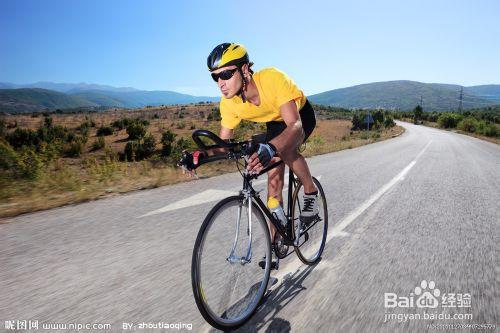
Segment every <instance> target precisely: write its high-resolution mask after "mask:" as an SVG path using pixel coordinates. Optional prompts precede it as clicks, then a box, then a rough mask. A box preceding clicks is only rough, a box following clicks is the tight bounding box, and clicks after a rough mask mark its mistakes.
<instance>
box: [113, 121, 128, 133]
mask: <svg viewBox="0 0 500 333" xmlns="http://www.w3.org/2000/svg"><path fill="white" fill-rule="evenodd" d="M111 126H113V127H115V128H116V129H118V130H119V131H121V130H122V129H124V128H125V122H124V120H123V119H118V120H115V121H113V123H111Z"/></svg>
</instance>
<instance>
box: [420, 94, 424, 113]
mask: <svg viewBox="0 0 500 333" xmlns="http://www.w3.org/2000/svg"><path fill="white" fill-rule="evenodd" d="M420 107H421V108H422V111H424V99H423V97H422V95H420Z"/></svg>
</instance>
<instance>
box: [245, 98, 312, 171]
mask: <svg viewBox="0 0 500 333" xmlns="http://www.w3.org/2000/svg"><path fill="white" fill-rule="evenodd" d="M280 113H281V118H283V121H284V122H285V123H286V128H285V130H284V131H283V132H281V134H280V135H278V136H277V137H275V138H274V139H272V140H271V141H269V142H270V143H271V144H272V145H274V147H276V151H277V155H278V156H280V157H281V158H282V159H284V158H283V155H284V154H285V153H289V152H290V151H293V150H295V149H297V147H298V146H300V144H301V143H302V141H303V140H304V130H303V129H302V121H301V120H300V114H299V111H298V110H297V105H296V104H295V102H294V101H293V100H291V101H288V102H287V103H285V104H283V105H282V106H281V107H280ZM282 154H283V155H282ZM262 169H264V167H263V165H262V163H261V162H260V160H259V157H258V155H257V153H254V154H253V155H252V156H251V157H250V159H249V161H248V166H247V170H248V171H250V172H256V173H258V172H260V171H262Z"/></svg>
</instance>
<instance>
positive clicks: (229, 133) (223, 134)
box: [210, 125, 234, 154]
mask: <svg viewBox="0 0 500 333" xmlns="http://www.w3.org/2000/svg"><path fill="white" fill-rule="evenodd" d="M233 136H234V130H232V129H229V128H227V127H224V126H222V125H221V126H220V133H219V137H220V138H221V139H222V140H229V139H232V138H233ZM210 151H211V152H212V153H214V154H217V153H224V152H225V151H226V148H214V149H211V150H210Z"/></svg>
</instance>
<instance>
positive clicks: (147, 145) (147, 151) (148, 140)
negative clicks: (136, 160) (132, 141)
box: [142, 134, 156, 158]
mask: <svg viewBox="0 0 500 333" xmlns="http://www.w3.org/2000/svg"><path fill="white" fill-rule="evenodd" d="M142 147H143V150H142V153H143V156H142V157H143V158H148V157H149V156H151V155H153V153H154V152H155V149H156V140H155V138H154V136H152V135H151V134H148V135H146V136H145V137H144V140H143V142H142Z"/></svg>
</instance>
